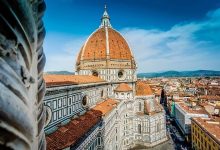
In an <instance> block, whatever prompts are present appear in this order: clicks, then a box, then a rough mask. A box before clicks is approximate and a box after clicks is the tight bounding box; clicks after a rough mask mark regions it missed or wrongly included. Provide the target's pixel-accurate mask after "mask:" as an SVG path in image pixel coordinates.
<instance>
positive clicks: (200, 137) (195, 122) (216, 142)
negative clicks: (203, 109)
mask: <svg viewBox="0 0 220 150" xmlns="http://www.w3.org/2000/svg"><path fill="white" fill-rule="evenodd" d="M191 130H192V148H193V149H195V150H199V149H205V150H219V149H220V134H219V133H218V131H219V130H220V122H219V121H217V120H214V119H211V118H192V124H191Z"/></svg>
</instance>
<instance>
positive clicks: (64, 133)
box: [46, 110, 102, 150]
mask: <svg viewBox="0 0 220 150" xmlns="http://www.w3.org/2000/svg"><path fill="white" fill-rule="evenodd" d="M101 116H102V113H101V112H100V111H97V110H90V111H88V112H86V114H84V115H82V116H80V117H79V118H77V119H74V120H72V121H71V122H69V123H68V124H66V125H64V126H62V127H60V128H59V129H58V130H56V131H55V132H53V133H52V134H50V135H47V136H46V141H47V150H58V149H64V148H67V147H69V146H71V145H73V144H75V143H76V142H77V141H78V140H79V139H80V138H81V137H82V136H83V135H85V134H86V133H87V132H88V131H89V130H90V129H91V128H92V127H93V126H94V125H96V124H97V123H98V122H99V121H100V120H101Z"/></svg>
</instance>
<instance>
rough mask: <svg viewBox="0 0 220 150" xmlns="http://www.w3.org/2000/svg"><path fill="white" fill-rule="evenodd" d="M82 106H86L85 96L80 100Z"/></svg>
mask: <svg viewBox="0 0 220 150" xmlns="http://www.w3.org/2000/svg"><path fill="white" fill-rule="evenodd" d="M82 105H83V106H86V105H87V96H84V97H83V99H82Z"/></svg>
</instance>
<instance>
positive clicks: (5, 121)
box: [0, 0, 46, 150]
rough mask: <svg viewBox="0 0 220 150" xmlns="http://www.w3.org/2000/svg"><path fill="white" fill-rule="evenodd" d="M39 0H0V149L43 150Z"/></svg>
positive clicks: (41, 54) (42, 64) (43, 61)
mask: <svg viewBox="0 0 220 150" xmlns="http://www.w3.org/2000/svg"><path fill="white" fill-rule="evenodd" d="M44 10H45V3H44V1H43V0H0V149H16V150H17V149H22V150H26V149H33V150H35V149H46V144H45V135H44V130H43V128H44V122H45V109H44V106H43V96H44V92H45V84H44V81H43V78H42V74H43V67H44V64H45V56H44V53H43V48H42V43H43V39H44V36H45V29H44V26H43V22H42V16H43V13H44Z"/></svg>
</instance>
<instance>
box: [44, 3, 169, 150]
mask: <svg viewBox="0 0 220 150" xmlns="http://www.w3.org/2000/svg"><path fill="white" fill-rule="evenodd" d="M75 68H76V72H75V75H44V79H45V82H46V95H45V98H44V104H45V106H46V108H47V116H48V118H47V119H46V120H47V122H46V127H45V133H46V141H47V149H49V150H54V149H71V150H72V149H74V150H75V149H79V150H82V149H89V150H102V149H105V150H122V149H130V148H133V147H135V146H136V145H144V146H146V147H152V146H155V145H157V144H159V143H162V142H164V141H166V140H167V135H166V123H165V111H164V109H163V107H162V106H161V105H160V104H159V103H158V101H156V99H155V95H154V94H153V92H152V90H151V88H150V86H149V85H148V84H146V83H144V82H143V81H138V80H137V76H136V69H137V65H136V62H135V58H134V55H133V53H132V50H131V49H130V47H129V45H128V43H127V42H126V40H125V38H124V37H123V36H122V35H121V34H120V33H119V32H118V31H116V30H115V29H114V28H113V26H112V25H111V23H110V17H109V15H108V13H107V9H106V7H105V10H104V14H103V16H102V18H101V25H100V26H99V27H98V28H97V29H96V30H95V31H94V32H93V33H92V34H91V35H90V36H89V37H88V39H87V40H86V41H85V43H84V44H83V45H82V47H81V49H80V51H79V53H78V56H77V61H76V65H75Z"/></svg>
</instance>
